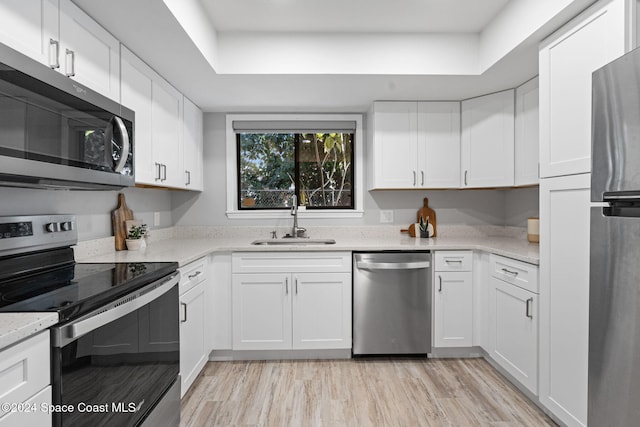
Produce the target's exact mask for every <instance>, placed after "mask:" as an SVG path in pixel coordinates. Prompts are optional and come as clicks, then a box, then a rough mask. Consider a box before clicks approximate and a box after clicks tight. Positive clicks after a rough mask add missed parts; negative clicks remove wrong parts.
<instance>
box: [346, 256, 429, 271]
mask: <svg viewBox="0 0 640 427" xmlns="http://www.w3.org/2000/svg"><path fill="white" fill-rule="evenodd" d="M356 266H357V267H358V268H359V269H361V270H416V269H420V268H429V267H430V266H431V263H430V262H429V261H413V262H368V261H360V260H358V259H356Z"/></svg>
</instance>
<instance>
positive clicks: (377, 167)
mask: <svg viewBox="0 0 640 427" xmlns="http://www.w3.org/2000/svg"><path fill="white" fill-rule="evenodd" d="M417 108H418V104H417V102H376V103H374V105H373V114H372V115H373V117H369V118H370V120H373V158H374V159H373V162H374V167H373V188H415V187H416V186H417V184H418V170H417V166H416V165H417V159H416V156H417V144H418V140H417V137H418V125H417Z"/></svg>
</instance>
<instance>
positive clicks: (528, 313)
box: [525, 298, 533, 319]
mask: <svg viewBox="0 0 640 427" xmlns="http://www.w3.org/2000/svg"><path fill="white" fill-rule="evenodd" d="M532 304H533V298H529V299H528V300H527V302H526V312H525V315H526V316H527V317H528V318H529V319H533V314H531V305H532Z"/></svg>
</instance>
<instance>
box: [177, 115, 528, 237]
mask: <svg viewBox="0 0 640 427" xmlns="http://www.w3.org/2000/svg"><path fill="white" fill-rule="evenodd" d="M225 137H226V136H225V114H223V113H208V114H205V116H204V180H205V184H204V185H205V191H204V192H202V193H193V192H173V193H172V195H171V199H172V206H173V213H172V217H173V220H174V222H175V224H176V225H243V224H247V225H249V224H251V225H269V226H271V225H273V226H286V225H289V223H290V220H289V219H286V220H261V221H260V224H256V223H255V220H242V219H234V220H230V219H228V218H227V217H226V214H225V210H226V190H227V189H226V182H225V180H226V163H225V156H226V153H225ZM365 167H366V165H365ZM365 177H366V172H365ZM424 197H428V198H429V206H430V207H432V208H433V209H434V210H435V211H436V214H437V220H438V224H452V225H453V224H458V225H461V224H464V225H510V226H518V227H526V219H527V218H528V217H529V216H537V213H538V191H537V188H535V189H512V190H464V191H463V190H433V191H373V192H366V193H365V197H364V207H365V214H364V216H363V217H362V218H357V219H342V220H337V219H332V220H322V219H315V220H311V219H305V218H304V217H303V216H301V218H300V221H301V225H302V226H305V225H336V224H340V225H350V224H353V225H363V224H367V225H373V224H379V216H380V210H383V209H384V210H393V212H394V224H398V226H399V228H405V227H407V226H408V225H409V224H410V223H412V222H415V219H416V218H415V215H416V212H417V210H418V209H419V208H420V207H422V200H423V198H424Z"/></svg>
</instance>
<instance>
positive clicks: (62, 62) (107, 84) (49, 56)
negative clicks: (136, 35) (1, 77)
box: [0, 0, 120, 102]
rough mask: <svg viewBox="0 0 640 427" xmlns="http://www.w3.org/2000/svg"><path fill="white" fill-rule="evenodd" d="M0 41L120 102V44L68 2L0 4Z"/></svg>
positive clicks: (39, 0)
mask: <svg viewBox="0 0 640 427" xmlns="http://www.w3.org/2000/svg"><path fill="white" fill-rule="evenodd" d="M0 42H2V43H4V44H6V45H7V46H10V47H12V48H14V49H16V50H17V51H19V52H22V53H23V54H25V55H27V56H29V57H31V58H33V59H35V60H36V61H39V62H41V63H42V64H44V65H46V66H47V67H51V68H53V69H55V70H58V71H60V72H61V73H63V74H65V75H66V76H68V77H70V78H72V79H74V80H76V81H77V82H79V83H81V84H82V85H84V86H87V87H88V88H90V89H92V90H95V91H96V92H99V93H101V94H102V95H105V96H107V97H108V98H111V99H113V100H114V101H116V102H120V43H119V42H118V40H117V39H116V38H115V37H113V36H112V35H111V34H109V33H108V32H107V31H106V30H105V29H104V28H102V27H101V26H100V25H99V24H98V23H97V22H96V21H94V20H93V19H92V18H91V17H90V16H89V15H87V14H85V13H84V12H83V11H82V10H80V9H79V8H78V7H77V6H76V5H75V4H73V3H72V2H71V1H70V0H59V2H58V0H30V1H24V0H8V1H2V2H0Z"/></svg>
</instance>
